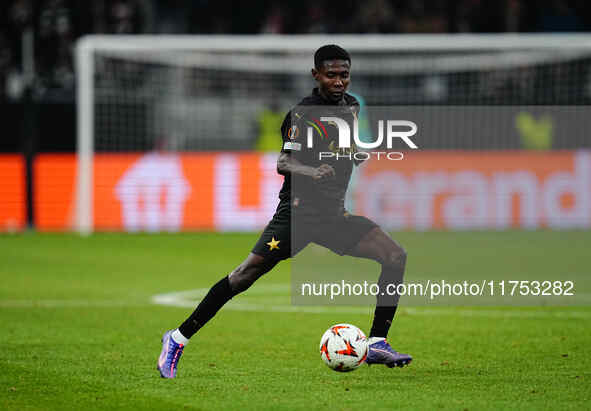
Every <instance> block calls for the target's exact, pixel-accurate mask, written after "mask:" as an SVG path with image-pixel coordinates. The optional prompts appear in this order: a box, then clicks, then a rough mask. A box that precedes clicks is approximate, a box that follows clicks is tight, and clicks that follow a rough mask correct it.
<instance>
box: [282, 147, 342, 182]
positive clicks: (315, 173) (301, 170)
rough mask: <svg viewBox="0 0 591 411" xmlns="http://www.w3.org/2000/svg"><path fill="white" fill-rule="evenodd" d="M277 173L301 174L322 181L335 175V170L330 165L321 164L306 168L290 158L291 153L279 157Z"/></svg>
mask: <svg viewBox="0 0 591 411" xmlns="http://www.w3.org/2000/svg"><path fill="white" fill-rule="evenodd" d="M277 172H278V173H279V174H282V175H286V174H300V175H303V176H308V177H312V178H313V179H314V180H321V179H323V178H327V177H333V176H334V175H335V171H334V168H332V167H331V166H329V165H328V164H321V165H320V166H319V167H310V166H306V165H304V164H302V163H300V162H299V161H298V160H296V159H295V158H293V157H292V156H290V155H289V153H281V154H280V155H279V158H278V159H277Z"/></svg>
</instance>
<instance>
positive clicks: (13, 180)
mask: <svg viewBox="0 0 591 411" xmlns="http://www.w3.org/2000/svg"><path fill="white" fill-rule="evenodd" d="M0 199H2V201H0V231H16V230H21V229H22V228H23V227H24V226H25V220H26V217H25V213H26V193H25V162H24V159H23V157H22V156H21V155H18V154H2V155H0Z"/></svg>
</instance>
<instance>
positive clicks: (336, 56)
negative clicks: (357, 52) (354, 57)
mask: <svg viewBox="0 0 591 411" xmlns="http://www.w3.org/2000/svg"><path fill="white" fill-rule="evenodd" d="M327 60H347V61H348V62H349V63H351V56H349V53H348V52H347V50H345V49H344V48H342V47H339V46H337V45H336V44H327V45H326V46H322V47H320V48H319V49H318V50H316V53H314V66H315V67H316V68H317V69H319V68H321V67H322V64H324V62H325V61H327Z"/></svg>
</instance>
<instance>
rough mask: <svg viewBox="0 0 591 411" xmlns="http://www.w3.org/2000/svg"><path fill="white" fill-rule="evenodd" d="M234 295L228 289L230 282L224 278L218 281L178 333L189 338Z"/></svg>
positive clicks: (226, 277)
mask: <svg viewBox="0 0 591 411" xmlns="http://www.w3.org/2000/svg"><path fill="white" fill-rule="evenodd" d="M234 295H235V294H234V293H233V292H232V289H231V288H230V280H229V279H228V276H225V277H224V278H222V279H221V280H220V281H218V282H217V283H216V284H215V285H214V286H213V287H211V289H210V290H209V292H208V293H207V295H206V296H205V298H204V299H203V300H201V302H200V303H199V305H198V306H197V308H196V309H195V311H193V313H192V314H191V315H190V316H189V318H187V319H186V320H185V322H184V323H182V324H181V326H180V327H179V331H180V332H181V334H183V335H184V336H185V337H186V338H191V337H192V336H193V334H195V333H196V332H197V331H199V329H200V328H201V327H203V326H204V325H205V324H206V323H207V322H208V321H209V320H211V319H212V318H213V316H214V315H215V314H216V313H217V312H218V310H219V309H220V308H222V306H223V305H224V304H226V303H227V302H228V301H230V299H232V297H234Z"/></svg>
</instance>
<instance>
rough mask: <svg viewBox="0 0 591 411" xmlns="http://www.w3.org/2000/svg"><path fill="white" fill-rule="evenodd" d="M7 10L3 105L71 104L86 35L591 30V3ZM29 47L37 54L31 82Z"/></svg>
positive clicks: (9, 6)
mask: <svg viewBox="0 0 591 411" xmlns="http://www.w3.org/2000/svg"><path fill="white" fill-rule="evenodd" d="M2 9H3V10H2V14H1V16H0V19H2V24H1V29H0V100H18V99H19V98H20V97H21V96H22V95H23V92H24V90H25V89H27V85H31V86H32V88H33V89H34V92H35V93H36V95H37V96H44V97H45V98H48V99H50V100H56V99H57V100H60V99H61V98H72V96H73V90H74V67H73V47H74V44H75V41H76V39H77V38H78V37H80V36H82V35H84V34H88V33H118V34H125V33H129V34H139V33H156V34H165V33H166V34H182V33H190V34H257V33H267V34H295V33H298V34H306V33H308V34H313V33H461V32H479V33H481V32H556V31H585V30H589V29H590V28H591V2H588V1H585V0H545V1H535V0H504V1H485V0H455V1H454V0H429V1H427V0H366V1H355V0H343V1H340V2H338V3H334V2H329V1H326V0H300V1H282V2H272V1H269V0H262V1H249V2H245V1H237V0H215V1H214V0H174V1H164V0H92V1H84V0H6V1H3V2H2ZM27 33H28V36H27ZM31 40H32V42H31ZM27 41H29V43H27ZM26 44H32V45H33V49H34V53H33V57H34V58H33V59H32V60H33V64H32V65H31V64H29V65H28V67H31V68H30V69H29V72H31V71H32V75H28V76H27V75H26V72H27V68H26V67H24V66H26V65H27V63H26V56H23V50H25V52H24V53H26V50H27V48H26ZM29 60H31V59H29ZM23 62H24V64H23Z"/></svg>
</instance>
